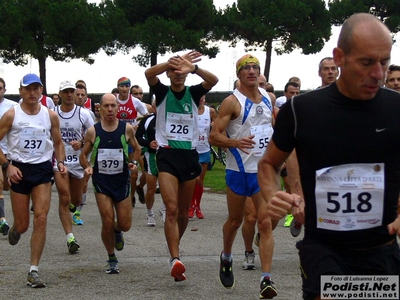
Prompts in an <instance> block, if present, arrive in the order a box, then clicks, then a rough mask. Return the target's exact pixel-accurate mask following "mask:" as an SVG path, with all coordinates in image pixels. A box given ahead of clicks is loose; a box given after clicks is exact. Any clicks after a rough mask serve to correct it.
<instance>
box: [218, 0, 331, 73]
mask: <svg viewBox="0 0 400 300" xmlns="http://www.w3.org/2000/svg"><path fill="white" fill-rule="evenodd" d="M218 15H219V18H217V23H216V27H215V30H214V33H215V37H216V38H217V39H218V38H221V39H223V40H226V41H230V42H231V45H232V46H235V45H236V43H237V42H238V41H240V40H243V41H244V42H245V46H246V47H247V48H248V49H249V50H250V49H251V48H252V47H256V48H261V49H263V50H264V51H266V57H267V59H266V65H265V70H264V74H265V76H266V77H267V79H268V77H269V68H270V59H271V52H272V42H275V41H277V42H278V43H277V46H276V47H275V51H276V52H277V53H278V54H283V53H290V52H292V51H293V50H294V49H296V48H300V49H302V51H303V53H304V54H311V53H317V52H319V51H320V50H321V49H322V48H323V46H324V44H325V42H326V41H327V40H329V38H330V36H331V24H330V19H329V12H328V11H327V9H326V7H325V1H324V0H269V1H265V0H238V1H237V4H236V3H234V4H233V5H232V6H227V7H226V8H225V9H223V10H221V11H219V13H218Z"/></svg>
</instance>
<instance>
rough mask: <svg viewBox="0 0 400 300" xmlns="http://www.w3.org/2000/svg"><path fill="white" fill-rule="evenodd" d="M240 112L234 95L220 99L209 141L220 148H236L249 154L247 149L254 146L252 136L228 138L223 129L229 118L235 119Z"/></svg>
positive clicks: (226, 125)
mask: <svg viewBox="0 0 400 300" xmlns="http://www.w3.org/2000/svg"><path fill="white" fill-rule="evenodd" d="M239 113H240V104H239V102H238V101H237V99H236V97H235V96H233V95H229V96H228V97H227V98H225V99H224V101H222V103H221V106H220V108H219V113H218V117H217V118H216V119H215V122H214V126H213V129H212V130H211V132H210V137H209V142H210V144H211V145H213V146H217V147H220V148H238V149H240V150H241V151H243V152H244V153H247V154H249V151H248V149H251V148H253V147H254V144H255V142H254V141H253V138H254V135H253V136H248V137H243V138H241V139H240V140H237V139H232V138H228V137H227V136H226V134H225V130H226V128H227V127H228V125H229V122H230V121H231V120H234V119H236V118H237V117H238V116H239Z"/></svg>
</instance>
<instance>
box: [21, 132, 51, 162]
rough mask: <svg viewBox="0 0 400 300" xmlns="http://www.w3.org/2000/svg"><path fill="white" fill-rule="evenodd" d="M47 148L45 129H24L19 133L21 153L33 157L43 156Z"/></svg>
mask: <svg viewBox="0 0 400 300" xmlns="http://www.w3.org/2000/svg"><path fill="white" fill-rule="evenodd" d="M45 147H46V131H45V129H37V128H24V129H22V130H21V132H20V133H19V151H20V152H21V153H26V154H29V155H32V156H37V155H42V154H43V153H44V149H45Z"/></svg>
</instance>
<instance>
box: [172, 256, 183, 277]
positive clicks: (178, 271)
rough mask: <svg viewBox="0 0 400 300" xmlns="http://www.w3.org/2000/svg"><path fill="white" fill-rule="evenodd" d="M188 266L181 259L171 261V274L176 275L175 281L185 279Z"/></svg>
mask: <svg viewBox="0 0 400 300" xmlns="http://www.w3.org/2000/svg"><path fill="white" fill-rule="evenodd" d="M185 271H186V268H185V266H184V264H183V263H182V262H181V261H180V260H179V259H174V260H173V261H172V262H171V276H172V277H174V279H175V281H184V280H185V279H186V276H185Z"/></svg>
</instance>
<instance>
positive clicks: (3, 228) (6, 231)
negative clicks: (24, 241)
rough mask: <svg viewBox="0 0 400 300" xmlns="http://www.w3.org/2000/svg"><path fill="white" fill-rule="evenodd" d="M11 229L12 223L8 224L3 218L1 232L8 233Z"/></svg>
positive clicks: (0, 224) (0, 225) (0, 226)
mask: <svg viewBox="0 0 400 300" xmlns="http://www.w3.org/2000/svg"><path fill="white" fill-rule="evenodd" d="M9 230H10V225H8V223H7V221H6V220H2V221H1V223H0V233H2V234H3V235H7V234H8V231H9Z"/></svg>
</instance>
